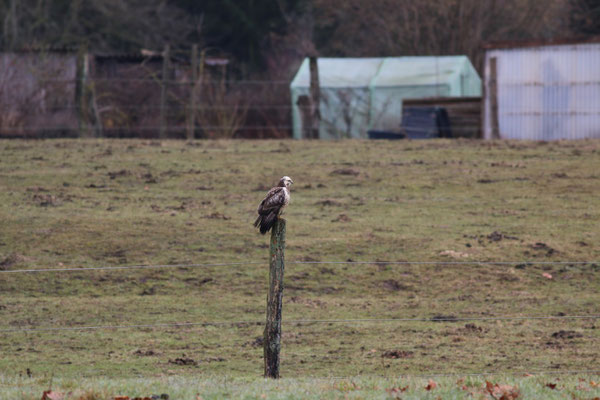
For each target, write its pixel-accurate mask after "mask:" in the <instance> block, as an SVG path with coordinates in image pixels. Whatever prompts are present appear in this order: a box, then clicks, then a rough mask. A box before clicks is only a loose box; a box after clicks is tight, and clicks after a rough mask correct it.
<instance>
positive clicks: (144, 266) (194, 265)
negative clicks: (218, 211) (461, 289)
mask: <svg viewBox="0 0 600 400" xmlns="http://www.w3.org/2000/svg"><path fill="white" fill-rule="evenodd" d="M266 262H267V261H240V262H222V263H206V264H158V265H123V266H114V267H66V268H36V269H14V270H8V269H7V270H0V274H15V273H33V272H79V271H82V272H85V271H111V270H128V269H164V268H201V267H207V268H208V267H225V266H239V265H259V264H266ZM286 264H298V265H302V264H305V265H311V264H312V265H343V264H348V265H368V264H372V265H529V266H532V265H600V261H286Z"/></svg>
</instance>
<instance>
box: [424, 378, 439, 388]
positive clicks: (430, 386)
mask: <svg viewBox="0 0 600 400" xmlns="http://www.w3.org/2000/svg"><path fill="white" fill-rule="evenodd" d="M436 387H437V383H435V382H434V381H433V379H430V380H429V383H427V386H425V390H433V389H435V388H436Z"/></svg>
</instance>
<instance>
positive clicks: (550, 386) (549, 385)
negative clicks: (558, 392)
mask: <svg viewBox="0 0 600 400" xmlns="http://www.w3.org/2000/svg"><path fill="white" fill-rule="evenodd" d="M546 387H547V388H550V389H556V383H546Z"/></svg>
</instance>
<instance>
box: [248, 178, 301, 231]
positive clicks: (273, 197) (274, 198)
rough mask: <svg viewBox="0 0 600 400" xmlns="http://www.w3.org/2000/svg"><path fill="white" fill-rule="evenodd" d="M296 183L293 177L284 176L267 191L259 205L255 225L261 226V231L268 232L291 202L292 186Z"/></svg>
mask: <svg viewBox="0 0 600 400" xmlns="http://www.w3.org/2000/svg"><path fill="white" fill-rule="evenodd" d="M293 183H294V181H292V178H290V177H289V176H284V177H283V178H281V179H280V180H279V183H278V184H277V186H275V187H274V188H272V189H271V190H269V191H268V192H267V195H266V196H265V198H264V199H263V201H261V202H260V204H259V205H258V218H256V221H254V226H255V227H256V228H260V233H262V234H263V235H264V234H265V233H267V232H268V231H269V230H270V229H271V228H272V227H273V225H274V224H275V221H277V218H279V216H280V215H281V213H282V212H283V209H284V208H285V206H287V205H288V203H289V202H290V186H291V185H292V184H293Z"/></svg>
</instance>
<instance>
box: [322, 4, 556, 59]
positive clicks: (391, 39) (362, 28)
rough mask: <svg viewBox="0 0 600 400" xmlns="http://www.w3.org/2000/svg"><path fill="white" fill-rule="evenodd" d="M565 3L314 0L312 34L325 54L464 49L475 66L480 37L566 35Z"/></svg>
mask: <svg viewBox="0 0 600 400" xmlns="http://www.w3.org/2000/svg"><path fill="white" fill-rule="evenodd" d="M567 9H568V0H547V1H539V0H443V1H440V0H419V1H414V0H373V1H371V2H365V1H362V0H315V20H316V30H317V35H316V38H315V40H316V42H317V45H318V47H319V49H320V50H321V53H324V54H327V55H340V56H389V55H395V56H401V55H452V54H466V55H468V56H469V57H470V58H471V60H472V61H473V63H474V64H475V65H476V66H477V67H480V66H481V64H482V56H483V53H482V51H481V46H482V44H484V43H485V42H488V41H496V40H512V39H527V38H541V37H549V36H553V35H557V34H562V35H565V33H564V32H565V31H564V28H565V26H566V24H567V23H568V21H567V19H566V18H565V17H564V12H565V10H567ZM348 38H352V40H351V41H349V40H348Z"/></svg>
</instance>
